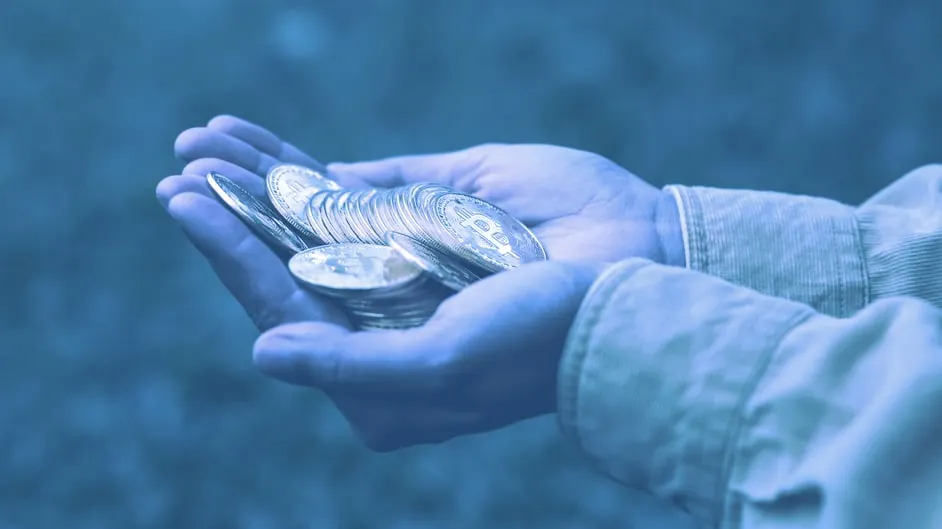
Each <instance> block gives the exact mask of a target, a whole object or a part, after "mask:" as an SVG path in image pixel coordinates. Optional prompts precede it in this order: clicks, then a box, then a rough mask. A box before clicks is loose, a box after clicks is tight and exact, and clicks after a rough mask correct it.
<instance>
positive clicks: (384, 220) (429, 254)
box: [208, 164, 547, 330]
mask: <svg viewBox="0 0 942 529" xmlns="http://www.w3.org/2000/svg"><path fill="white" fill-rule="evenodd" d="M208 178H210V185H211V186H213V189H214V190H215V191H216V193H217V194H219V195H220V198H222V200H223V201H224V202H225V203H226V204H227V205H228V206H229V207H230V208H231V209H233V211H235V212H236V214H238V215H239V217H240V218H241V219H242V220H243V222H245V223H246V224H248V225H249V226H250V227H252V228H253V229H255V230H256V231H258V232H259V233H261V234H262V235H263V236H265V237H266V239H267V240H269V241H270V242H272V243H277V245H280V246H281V247H284V248H286V249H287V251H289V252H291V253H294V256H293V257H292V258H291V259H290V260H289V262H288V268H289V270H290V272H291V274H292V275H293V276H294V277H295V278H296V279H297V280H298V282H299V283H300V284H301V285H302V286H303V287H304V288H306V289H309V290H311V291H313V292H317V293H319V294H322V295H324V296H327V297H329V298H331V299H334V300H335V301H336V303H337V304H338V305H340V306H341V307H343V308H344V309H345V310H346V311H347V313H348V314H349V315H350V319H351V322H353V324H354V325H355V326H356V327H357V328H359V329H365V330H370V329H401V328H409V327H415V326H417V325H422V324H423V323H424V322H426V321H427V320H428V319H429V318H430V317H431V316H432V315H433V314H434V313H435V311H436V310H437V308H438V306H439V305H440V304H441V303H442V301H444V300H445V299H447V298H448V297H450V296H452V295H454V294H455V293H456V292H458V291H460V290H462V289H464V288H466V287H468V286H469V285H471V284H473V283H475V282H476V281H479V280H480V279H481V278H483V277H486V276H488V275H490V274H493V273H499V272H501V271H504V270H509V269H512V268H515V267H518V266H520V265H523V264H526V263H529V262H533V261H541V260H545V259H546V258H547V256H546V251H545V250H544V248H543V246H542V245H541V244H540V241H539V240H538V239H537V237H536V236H535V235H534V234H533V232H531V231H530V230H529V228H527V227H526V226H525V225H524V224H523V223H522V222H520V221H519V220H517V219H516V218H514V217H513V216H512V215H510V214H508V213H507V212H505V211H503V210H502V209H500V208H498V207H497V206H494V205H493V204H490V203H488V202H487V201H484V200H481V199H479V198H476V197H474V196H472V195H468V194H465V193H460V192H458V191H457V190H455V189H453V188H450V187H447V186H444V185H441V184H433V183H421V184H411V185H407V186H401V187H396V188H392V189H345V188H343V187H342V186H340V185H339V184H338V183H337V182H335V181H334V180H332V179H330V178H329V177H328V176H327V170H326V168H325V167H323V166H320V165H318V166H317V167H314V168H308V167H303V166H300V165H295V164H278V165H275V166H274V167H272V168H271V169H270V170H269V171H268V174H267V175H266V179H265V180H266V189H267V194H268V198H269V200H270V201H271V204H272V206H273V207H274V210H273V209H272V208H270V207H268V206H267V205H265V204H264V203H262V201H260V200H258V199H256V198H255V197H251V195H249V194H248V193H247V192H245V191H244V190H241V188H237V187H232V186H235V184H232V183H231V181H229V180H228V179H224V178H225V177H223V176H222V175H218V177H215V176H210V177H208ZM214 182H215V183H214ZM230 184H231V185H230ZM227 190H228V191H227ZM312 246H313V247H312Z"/></svg>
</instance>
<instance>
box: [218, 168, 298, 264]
mask: <svg viewBox="0 0 942 529" xmlns="http://www.w3.org/2000/svg"><path fill="white" fill-rule="evenodd" d="M206 181H207V182H208V183H209V187H210V189H212V190H213V192H214V193H215V194H216V196H218V197H219V199H220V200H221V201H222V203H223V204H225V205H226V206H227V207H228V208H229V209H230V210H231V211H232V212H233V213H235V214H236V215H237V216H238V217H239V218H240V219H241V220H242V222H244V223H245V224H246V225H248V226H249V227H250V228H251V229H252V230H253V231H255V233H257V234H259V235H260V236H261V237H262V238H264V239H265V241H266V242H268V243H272V244H274V245H276V246H277V247H278V249H280V250H288V251H290V252H293V253H297V252H302V251H304V250H306V249H307V248H308V244H307V243H306V242H305V241H304V240H303V239H302V238H301V237H299V236H298V235H297V234H296V233H294V232H293V231H292V230H291V228H289V227H288V226H287V225H286V224H285V223H284V222H282V221H281V220H279V218H278V214H277V213H275V212H274V211H273V210H272V209H271V208H270V207H268V206H267V205H266V204H265V203H264V202H262V201H261V200H259V199H258V198H256V197H255V196H254V195H252V194H251V193H249V192H248V191H246V190H245V189H244V188H242V187H241V186H239V185H238V184H236V183H235V182H233V181H232V180H230V179H228V178H226V177H225V176H223V175H221V174H219V173H217V172H210V173H209V174H207V175H206Z"/></svg>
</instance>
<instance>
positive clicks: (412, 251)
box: [386, 232, 481, 292]
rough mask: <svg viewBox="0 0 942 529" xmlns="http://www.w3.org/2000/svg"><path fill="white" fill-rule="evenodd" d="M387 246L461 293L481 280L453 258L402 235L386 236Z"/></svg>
mask: <svg viewBox="0 0 942 529" xmlns="http://www.w3.org/2000/svg"><path fill="white" fill-rule="evenodd" d="M386 244H388V245H389V246H391V247H392V248H394V249H396V251H398V252H399V253H400V254H402V256H403V257H404V258H405V259H406V260H407V261H409V262H410V263H412V264H414V265H415V266H417V267H418V268H420V269H422V270H423V271H424V272H425V273H427V274H429V275H431V276H432V277H434V278H435V279H436V280H437V281H438V282H440V283H441V284H443V285H445V286H446V287H448V288H450V289H452V290H454V291H456V292H457V291H460V290H462V289H464V288H465V287H467V286H468V285H470V284H472V283H475V282H477V281H480V280H481V278H480V277H478V276H477V274H475V273H474V272H472V271H471V270H469V269H468V268H467V267H466V266H464V265H462V264H461V263H459V262H458V261H457V260H456V259H454V258H453V257H451V256H449V255H446V254H444V253H442V252H440V251H438V250H436V249H435V248H433V247H431V246H427V245H425V244H423V243H422V242H420V241H419V240H417V239H415V238H413V237H410V236H408V235H405V234H402V233H395V232H389V233H387V234H386Z"/></svg>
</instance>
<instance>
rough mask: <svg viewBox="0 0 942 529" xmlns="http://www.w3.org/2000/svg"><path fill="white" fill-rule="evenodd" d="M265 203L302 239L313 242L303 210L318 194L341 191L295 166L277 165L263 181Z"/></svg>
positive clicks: (311, 171) (316, 174)
mask: <svg viewBox="0 0 942 529" xmlns="http://www.w3.org/2000/svg"><path fill="white" fill-rule="evenodd" d="M265 187H266V188H267V190H268V199H269V200H270V201H271V203H272V205H273V206H274V207H275V209H276V210H277V211H278V213H279V214H281V216H282V218H284V219H285V222H287V223H288V224H290V225H291V227H292V228H294V229H295V230H297V231H299V232H301V233H302V234H304V235H305V236H306V237H310V238H316V237H317V234H316V233H314V232H313V231H312V230H311V228H310V225H309V224H308V221H307V215H306V213H305V210H306V209H307V205H308V202H310V201H311V197H312V196H314V194H315V193H317V192H318V191H322V190H326V189H333V190H337V189H341V186H340V184H338V183H337V182H335V181H333V180H331V179H330V178H329V177H328V176H327V175H326V174H321V173H320V172H318V171H315V170H314V169H311V168H308V167H303V166H300V165H295V164H278V165H275V166H273V167H272V168H271V169H269V170H268V174H267V175H266V177H265Z"/></svg>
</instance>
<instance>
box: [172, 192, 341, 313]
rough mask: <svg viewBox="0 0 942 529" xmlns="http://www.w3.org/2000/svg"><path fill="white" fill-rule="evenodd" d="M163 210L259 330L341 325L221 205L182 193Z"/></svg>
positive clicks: (324, 304)
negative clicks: (312, 323)
mask: <svg viewBox="0 0 942 529" xmlns="http://www.w3.org/2000/svg"><path fill="white" fill-rule="evenodd" d="M167 211H168V212H169V213H170V215H171V216H172V217H173V218H174V219H175V220H176V221H177V222H179V223H180V225H181V226H182V228H183V230H184V232H186V234H187V236H188V237H189V238H190V240H191V241H192V242H193V244H194V246H196V248H197V249H198V250H199V251H200V252H201V253H202V254H203V255H204V256H205V257H206V259H207V260H208V261H209V263H210V265H211V266H212V268H213V270H214V271H215V272H216V274H217V275H218V276H219V279H220V280H221V281H222V283H223V285H225V287H226V288H227V289H228V290H229V292H231V293H232V295H233V296H234V297H235V298H236V300H238V302H239V303H240V304H241V305H242V307H243V308H245V311H246V313H247V314H248V315H249V317H250V318H251V319H252V321H253V322H254V323H255V324H256V326H258V328H259V329H260V330H262V331H265V330H267V329H269V328H272V327H274V326H276V325H281V324H283V323H288V322H296V321H305V320H323V321H329V322H332V323H335V324H340V325H344V324H346V319H345V318H344V317H343V315H342V314H341V313H340V312H339V311H338V310H337V309H336V308H335V307H333V306H332V305H331V304H329V303H327V302H326V301H323V300H321V299H319V298H317V297H315V296H311V295H308V294H307V293H305V292H304V291H302V290H300V289H299V288H298V285H297V283H295V281H294V279H293V278H292V277H291V275H290V273H289V272H288V270H287V268H286V267H285V265H284V263H282V261H281V259H279V258H278V256H277V255H275V253H274V252H272V250H271V249H270V248H268V247H267V246H266V245H265V244H264V243H262V242H261V241H260V240H259V239H258V238H257V237H256V236H255V235H254V234H252V233H251V232H250V231H249V229H248V228H247V227H246V226H245V225H244V224H242V222H240V221H239V220H238V219H237V218H236V217H235V216H233V215H232V214H231V213H229V212H228V211H226V209H225V208H224V207H223V206H222V204H220V203H218V202H217V201H215V200H213V199H211V198H209V197H207V196H204V195H201V194H196V193H191V192H183V193H180V194H177V195H175V196H173V197H171V198H170V200H169V201H168V203H167Z"/></svg>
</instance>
